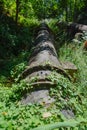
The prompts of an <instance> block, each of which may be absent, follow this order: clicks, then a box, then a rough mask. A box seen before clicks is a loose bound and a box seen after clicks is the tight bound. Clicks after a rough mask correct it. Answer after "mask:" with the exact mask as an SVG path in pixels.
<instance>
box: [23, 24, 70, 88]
mask: <svg viewBox="0 0 87 130" xmlns="http://www.w3.org/2000/svg"><path fill="white" fill-rule="evenodd" d="M53 71H56V72H57V73H59V74H62V75H64V76H66V77H68V78H70V77H69V76H68V74H67V73H66V71H65V70H64V69H63V67H62V65H61V63H60V61H59V59H58V56H57V52H56V49H55V47H54V36H53V33H52V31H51V29H50V28H49V27H48V25H47V24H46V23H41V24H40V25H39V27H38V28H37V30H36V38H35V43H34V49H33V52H32V54H31V57H30V60H29V63H28V67H27V69H26V70H25V71H24V72H23V73H22V78H23V79H25V81H26V82H30V81H31V79H32V78H33V77H36V80H35V81H34V82H33V83H32V84H33V85H42V86H43V85H53V83H52V82H51V81H50V80H49V79H48V78H47V77H48V76H49V75H51V73H52V72H53Z"/></svg>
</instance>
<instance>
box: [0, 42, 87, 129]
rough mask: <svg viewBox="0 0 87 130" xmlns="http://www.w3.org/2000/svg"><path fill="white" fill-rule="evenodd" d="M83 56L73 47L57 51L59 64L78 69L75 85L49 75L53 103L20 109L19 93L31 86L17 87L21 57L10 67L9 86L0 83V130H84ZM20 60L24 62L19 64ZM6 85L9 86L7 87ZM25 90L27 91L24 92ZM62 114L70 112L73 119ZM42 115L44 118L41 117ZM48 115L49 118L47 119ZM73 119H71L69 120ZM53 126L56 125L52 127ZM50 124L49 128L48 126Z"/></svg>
mask: <svg viewBox="0 0 87 130" xmlns="http://www.w3.org/2000/svg"><path fill="white" fill-rule="evenodd" d="M86 53H87V52H85V51H84V50H83V49H82V47H81V46H79V45H76V44H74V43H70V44H68V45H67V44H66V45H64V46H62V47H61V49H60V60H61V61H70V62H73V63H74V64H75V65H76V67H77V68H78V71H77V74H76V75H75V82H74V83H73V82H71V81H69V80H68V79H67V78H66V77H63V76H59V77H58V76H56V75H55V74H52V75H51V76H50V77H49V78H50V79H51V80H52V82H56V83H57V85H56V87H54V88H50V95H51V96H53V97H54V98H55V100H56V101H55V103H54V104H51V105H50V106H49V107H44V103H43V104H29V105H26V106H25V105H21V103H20V98H21V96H22V94H23V92H24V91H25V90H26V91H28V92H29V91H30V89H31V88H32V86H31V85H27V84H26V83H25V82H23V81H21V82H20V83H17V79H18V77H19V75H20V73H21V72H22V71H23V70H24V69H25V66H26V62H25V61H26V57H27V56H28V55H29V54H27V53H26V54H24V53H22V54H21V58H20V56H19V57H18V58H15V60H14V61H15V62H13V61H12V60H11V61H10V63H13V64H14V63H15V64H14V66H13V68H10V75H11V78H12V79H13V81H12V83H8V84H6V83H5V82H4V81H5V80H6V81H7V79H6V77H5V76H4V78H2V77H3V76H2V75H1V80H0V82H1V83H0V130H31V129H35V130H41V129H43V130H54V129H55V130H58V129H68V130H69V129H70V130H80V129H81V130H86V129H87V54H86ZM19 59H21V60H19ZM23 60H24V62H23ZM54 73H55V72H54ZM9 84H10V85H9ZM26 88H27V89H26ZM62 110H70V111H72V112H73V113H74V116H73V117H72V116H69V115H68V116H67V117H66V116H64V114H63V113H62ZM44 114H46V116H44ZM49 115H50V116H49ZM71 118H73V119H71ZM55 122H56V123H55ZM49 124H50V125H49Z"/></svg>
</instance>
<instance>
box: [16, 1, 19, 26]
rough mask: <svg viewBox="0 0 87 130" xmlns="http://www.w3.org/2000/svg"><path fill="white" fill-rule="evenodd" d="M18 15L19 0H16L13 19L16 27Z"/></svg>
mask: <svg viewBox="0 0 87 130" xmlns="http://www.w3.org/2000/svg"><path fill="white" fill-rule="evenodd" d="M18 13H19V0H16V17H15V22H16V25H18Z"/></svg>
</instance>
